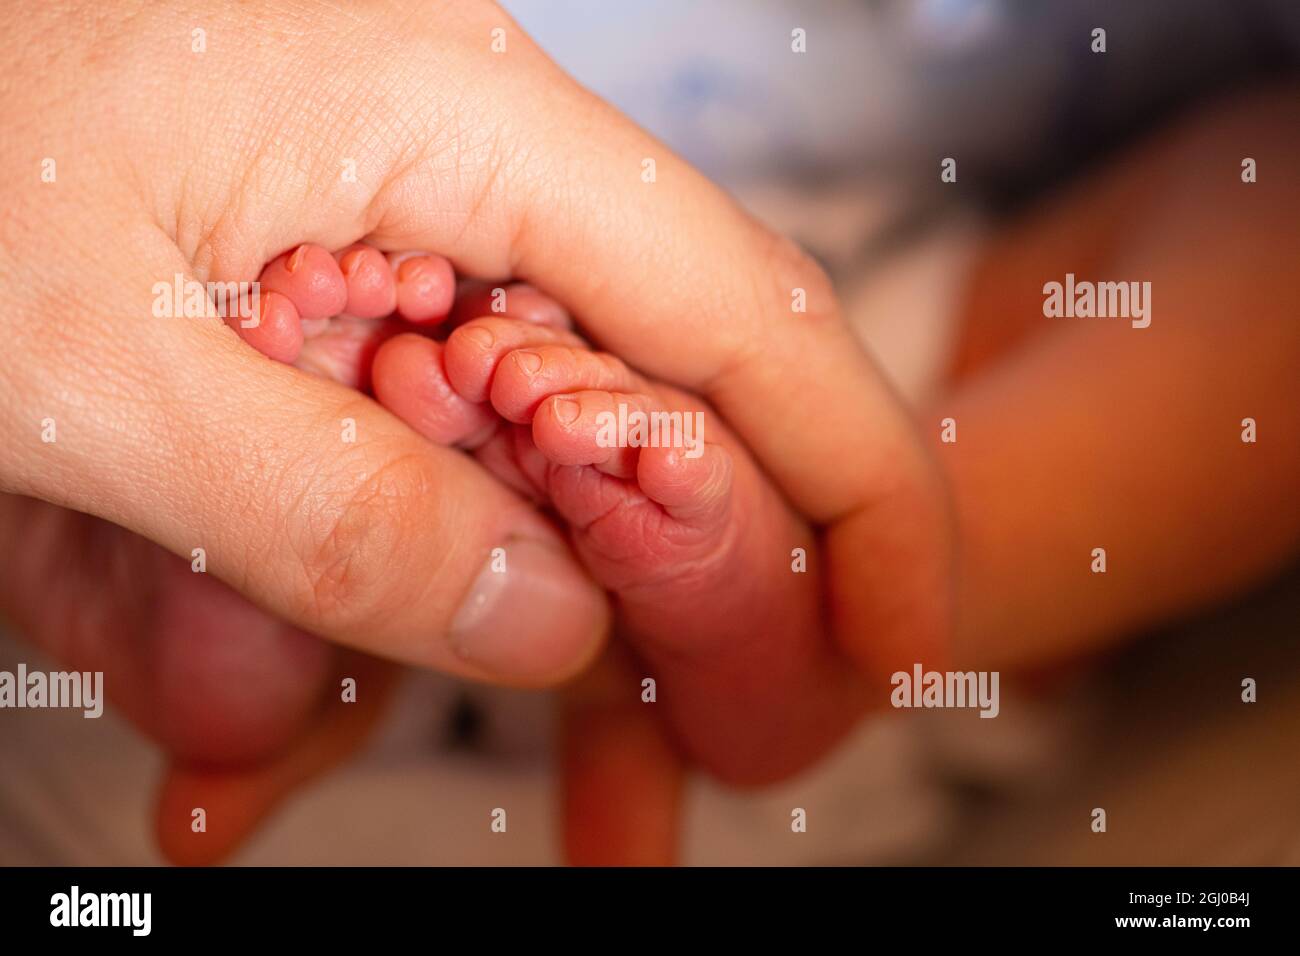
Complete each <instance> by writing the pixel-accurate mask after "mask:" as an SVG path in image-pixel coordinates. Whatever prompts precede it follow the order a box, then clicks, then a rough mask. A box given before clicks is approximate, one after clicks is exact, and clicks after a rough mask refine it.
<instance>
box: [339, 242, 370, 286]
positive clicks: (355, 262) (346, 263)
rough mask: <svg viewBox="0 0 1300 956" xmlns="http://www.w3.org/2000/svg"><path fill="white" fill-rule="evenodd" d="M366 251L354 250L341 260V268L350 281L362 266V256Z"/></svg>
mask: <svg viewBox="0 0 1300 956" xmlns="http://www.w3.org/2000/svg"><path fill="white" fill-rule="evenodd" d="M365 251H366V250H364V249H353V250H352V251H351V252H349V253H348V254H347V255H345V256H344V257H343V258H342V259H340V260H339V268H340V269H342V270H343V274H344V275H345V276H347V277H348V278H349V279H351V278H352V274H353V273H354V272H356V271H357V267H358V266H359V265H361V256H362V254H363V253H364V252H365Z"/></svg>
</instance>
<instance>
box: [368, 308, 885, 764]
mask: <svg viewBox="0 0 1300 956" xmlns="http://www.w3.org/2000/svg"><path fill="white" fill-rule="evenodd" d="M373 381H374V390H375V395H376V397H377V398H378V399H379V401H380V402H381V403H382V404H384V405H385V406H387V407H388V408H389V409H390V410H391V411H393V412H394V413H395V414H397V415H398V416H399V417H401V418H403V419H404V420H405V421H407V422H408V424H410V425H412V426H413V427H414V428H416V429H417V430H418V431H420V432H421V433H423V434H424V435H426V436H427V437H428V438H430V439H432V440H433V441H435V442H438V443H441V444H445V445H459V446H461V447H464V448H467V449H470V450H473V451H474V453H475V454H476V455H477V456H478V457H479V459H480V460H481V461H482V462H483V463H484V464H485V466H486V467H488V468H489V469H490V470H492V471H493V472H494V473H496V474H497V475H498V476H499V477H500V478H502V479H503V480H504V481H506V482H508V483H510V484H512V485H514V486H515V487H517V488H519V489H520V490H522V491H525V492H527V493H530V494H532V495H534V496H535V497H536V498H537V499H538V500H540V501H542V502H544V503H546V504H548V505H549V506H550V507H552V508H553V509H554V511H555V512H556V513H557V514H558V515H559V517H560V518H562V519H563V521H564V522H565V524H567V525H568V527H569V529H570V531H571V536H572V540H573V544H574V547H575V550H576V551H577V553H578V555H579V557H580V558H581V560H582V561H583V562H584V564H585V566H586V568H587V570H588V572H589V573H590V574H591V575H592V577H593V578H594V579H595V580H596V581H597V582H599V583H600V584H601V585H602V586H603V587H605V588H607V589H608V590H610V591H611V592H613V594H614V596H615V599H616V607H617V608H618V614H619V628H620V633H621V634H622V636H625V637H626V638H627V639H628V640H629V641H630V642H631V644H632V646H633V648H634V649H635V650H636V651H637V652H638V654H639V655H640V657H641V659H642V661H643V663H644V665H645V666H646V668H647V673H648V675H649V676H652V677H654V678H655V679H656V680H657V681H658V684H657V690H656V700H657V702H658V703H660V704H661V705H662V706H663V707H664V709H665V712H666V716H667V717H668V721H669V724H670V726H671V727H672V728H673V729H674V731H675V732H676V735H677V736H678V738H679V740H680V741H681V743H682V746H683V748H684V749H685V750H686V751H687V752H688V753H689V754H690V755H691V756H692V757H694V758H695V759H697V760H698V761H700V762H701V763H703V764H704V765H705V766H706V767H708V768H709V769H710V770H712V771H713V772H715V773H716V774H718V775H720V776H722V777H723V778H724V779H730V780H732V781H736V782H761V781H764V780H769V779H778V778H780V777H782V776H785V775H787V774H789V773H791V772H793V771H794V770H796V769H798V768H800V767H802V766H804V765H806V764H808V763H809V762H811V761H812V760H813V759H815V758H816V757H817V756H819V755H820V754H821V753H822V752H823V751H824V750H825V749H827V748H828V747H829V746H830V745H831V744H832V743H834V741H835V740H836V739H837V738H838V737H839V736H840V735H841V734H842V733H843V732H845V731H846V730H847V729H848V727H849V726H850V725H851V723H852V722H853V720H855V719H856V718H857V717H858V716H859V715H860V713H861V711H862V707H861V706H860V703H859V702H860V701H862V700H864V699H865V695H864V694H863V693H862V689H861V687H860V686H859V685H858V683H857V678H856V677H855V676H854V675H853V672H852V669H851V668H849V667H846V666H845V664H844V661H843V660H842V658H841V657H840V656H839V655H838V653H837V652H836V651H835V650H834V649H833V648H832V647H831V646H830V645H829V644H828V643H826V642H825V641H824V637H823V634H824V632H823V629H822V626H821V624H822V622H821V620H820V611H819V594H818V589H817V586H816V583H815V580H814V578H813V576H812V575H808V574H798V573H794V572H793V571H792V567H791V559H792V551H793V549H795V548H804V549H806V550H807V551H811V550H812V549H813V547H814V543H813V540H812V536H811V533H810V531H809V529H808V528H806V527H805V526H804V525H803V523H802V522H801V521H800V520H799V519H797V518H796V517H795V515H794V514H793V513H792V512H791V510H790V509H789V508H788V507H787V505H786V504H785V502H784V501H783V500H782V499H781V497H780V496H779V495H778V494H777V493H776V491H775V490H774V489H773V488H772V486H771V485H770V484H769V483H768V482H767V480H766V479H765V478H764V477H763V476H762V474H761V473H760V472H759V470H758V468H757V467H756V466H755V464H754V463H753V461H752V460H751V459H750V457H749V456H748V454H747V453H746V452H745V450H744V449H743V447H741V446H740V445H739V444H738V443H736V442H735V440H734V439H733V438H732V437H731V436H730V435H729V434H728V433H727V432H726V431H725V430H724V429H723V427H722V426H721V424H720V423H719V422H718V420H717V419H716V418H715V417H714V416H713V415H712V414H711V412H710V411H709V410H708V409H707V408H706V407H704V405H703V404H702V403H701V402H700V401H699V400H698V399H696V398H694V397H693V396H689V395H687V394H685V393H682V392H679V391H676V390H674V389H670V388H667V387H665V386H662V385H658V384H655V383H651V382H649V381H647V380H646V379H644V378H643V377H641V376H640V375H638V374H637V373H635V372H633V371H632V370H631V369H630V368H628V367H627V366H626V365H625V364H624V363H623V362H621V361H620V360H619V359H617V358H615V357H613V356H611V355H607V354H604V353H598V352H594V351H592V350H590V349H589V348H588V347H587V346H586V345H585V343H583V342H582V340H581V339H579V338H578V337H577V336H576V335H575V334H574V333H573V332H571V331H569V330H568V329H566V328H563V327H559V326H554V325H546V324H539V323H537V322H527V321H521V320H518V319H516V318H511V317H500V316H494V317H491V318H476V319H473V320H471V321H468V322H466V323H465V324H463V325H461V326H460V327H458V328H457V329H456V330H455V331H454V332H453V333H452V334H451V335H450V336H449V338H448V339H447V340H446V342H445V343H440V342H436V341H433V340H431V339H428V338H425V337H422V336H418V335H399V336H397V337H395V338H393V339H391V340H389V341H388V342H386V343H384V345H383V346H382V347H381V348H380V349H379V351H378V353H377V354H376V357H375V362H374V368H373ZM507 560H508V556H507ZM719 673H724V674H725V675H726V677H727V679H726V680H719V679H718V675H719ZM773 673H779V674H781V675H782V678H781V679H780V680H779V681H778V682H773V681H771V680H770V676H769V675H771V674H773ZM637 691H638V689H637V688H630V689H629V693H636V692H637ZM810 699H811V700H814V701H817V704H816V705H815V706H812V707H809V706H807V704H806V702H807V701H808V700H810ZM796 702H799V706H795V703H796Z"/></svg>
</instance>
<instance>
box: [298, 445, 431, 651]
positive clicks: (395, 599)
mask: <svg viewBox="0 0 1300 956" xmlns="http://www.w3.org/2000/svg"><path fill="white" fill-rule="evenodd" d="M330 484H331V485H332V486H333V488H334V490H332V491H329V492H326V493H324V494H318V495H315V496H313V497H312V498H311V499H310V500H309V501H310V503H307V504H306V505H305V507H304V514H305V517H306V538H305V542H304V543H303V544H302V546H301V547H300V548H299V555H300V560H301V562H302V568H303V572H304V574H305V577H306V581H307V588H306V590H305V600H306V602H307V604H308V606H307V607H306V608H304V609H303V610H304V611H305V614H304V616H306V617H308V618H311V619H314V620H315V621H317V622H318V624H319V625H320V626H321V627H322V628H323V629H325V630H326V631H328V632H331V633H349V632H353V631H356V630H357V629H358V628H361V627H363V626H366V627H373V626H378V625H381V624H382V623H383V621H384V620H385V619H386V618H387V617H389V616H391V615H392V614H394V613H395V612H398V611H400V610H401V609H402V608H404V607H405V606H406V604H407V603H408V602H409V599H410V597H411V596H412V592H411V589H412V587H413V578H414V577H416V576H412V575H409V574H407V573H405V569H406V568H409V567H410V566H411V565H412V563H414V562H416V561H418V555H420V553H421V551H420V536H421V533H422V532H427V531H428V529H427V528H426V527H425V524H426V523H425V522H423V521H421V520H419V516H420V514H421V509H422V507H423V505H422V503H423V502H426V501H430V500H432V493H433V491H434V487H435V479H434V474H433V469H432V465H431V464H430V462H429V461H428V460H427V459H426V458H424V457H423V456H420V455H416V454H413V453H411V454H400V455H397V456H395V457H392V458H390V459H388V460H386V461H384V462H382V463H380V464H379V465H377V466H374V467H371V468H369V469H365V470H363V471H361V472H360V474H357V473H356V472H346V473H342V474H339V475H337V476H335V478H334V479H333V480H332V481H331V482H330Z"/></svg>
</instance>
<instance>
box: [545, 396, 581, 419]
mask: <svg viewBox="0 0 1300 956" xmlns="http://www.w3.org/2000/svg"><path fill="white" fill-rule="evenodd" d="M551 411H552V412H553V413H554V415H555V418H556V421H558V422H559V423H560V424H561V425H572V424H573V423H574V422H576V421H577V420H578V415H579V414H580V413H581V412H582V406H581V405H579V404H578V403H577V402H575V401H574V400H573V399H571V398H556V399H553V400H552V401H551Z"/></svg>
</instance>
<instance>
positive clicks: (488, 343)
mask: <svg viewBox="0 0 1300 956" xmlns="http://www.w3.org/2000/svg"><path fill="white" fill-rule="evenodd" d="M460 334H461V335H463V336H464V337H465V338H467V339H469V340H470V341H471V342H473V343H474V344H475V345H477V346H478V347H479V348H481V349H490V348H491V347H492V346H493V345H494V344H495V343H496V340H497V338H496V336H495V335H493V334H492V333H491V332H489V331H488V330H487V329H485V328H483V327H482V326H477V327H475V328H472V329H465V331H463V332H461V333H460Z"/></svg>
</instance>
